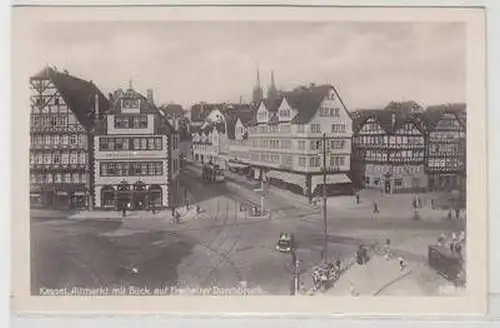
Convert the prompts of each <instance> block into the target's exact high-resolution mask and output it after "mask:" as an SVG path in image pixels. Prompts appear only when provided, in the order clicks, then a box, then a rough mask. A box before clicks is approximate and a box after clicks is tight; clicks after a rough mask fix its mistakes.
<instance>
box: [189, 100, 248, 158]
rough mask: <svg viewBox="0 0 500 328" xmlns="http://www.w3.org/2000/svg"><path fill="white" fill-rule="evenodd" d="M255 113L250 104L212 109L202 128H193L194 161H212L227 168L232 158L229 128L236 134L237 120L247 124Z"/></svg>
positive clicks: (225, 105)
mask: <svg viewBox="0 0 500 328" xmlns="http://www.w3.org/2000/svg"><path fill="white" fill-rule="evenodd" d="M254 112H255V110H254V108H253V107H252V106H251V105H248V104H223V105H222V106H220V107H219V108H215V109H212V111H210V112H209V113H208V114H207V115H206V117H205V120H204V122H203V124H202V125H201V126H199V127H196V126H194V127H191V129H192V140H193V141H192V142H193V154H194V160H195V161H198V162H200V163H203V162H209V161H211V162H213V163H215V164H219V165H220V166H221V167H222V168H225V167H226V165H227V162H228V160H230V159H231V156H232V155H231V154H230V143H229V139H230V138H231V137H230V136H229V135H228V126H230V125H231V131H233V132H234V125H235V124H236V123H237V122H236V118H241V119H243V121H245V122H246V121H247V120H248V118H250V119H251V118H252V117H253V113H254ZM240 123H241V121H240ZM233 132H231V133H233Z"/></svg>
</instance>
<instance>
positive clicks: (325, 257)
mask: <svg viewBox="0 0 500 328" xmlns="http://www.w3.org/2000/svg"><path fill="white" fill-rule="evenodd" d="M326 141H327V139H326V133H323V137H322V141H321V142H322V143H323V224H324V231H323V233H324V236H323V238H324V239H323V261H324V262H325V264H327V263H328V220H327V200H328V198H327V196H326V171H327V167H326ZM317 144H318V146H319V144H320V142H318V143H317ZM317 148H319V147H317Z"/></svg>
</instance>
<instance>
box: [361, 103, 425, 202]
mask: <svg viewBox="0 0 500 328" xmlns="http://www.w3.org/2000/svg"><path fill="white" fill-rule="evenodd" d="M354 116H355V120H354V124H353V125H354V135H353V159H352V161H353V162H352V171H353V175H354V176H355V180H356V181H357V182H358V183H359V184H360V187H365V188H376V189H380V190H382V191H384V192H385V193H396V192H405V191H423V190H425V189H426V188H427V176H426V173H425V137H426V132H425V125H424V123H423V114H422V108H421V107H420V106H419V105H417V104H416V103H414V102H405V103H394V102H393V103H390V104H389V105H388V106H387V107H386V108H385V109H379V110H363V111H358V112H356V114H355V115H354Z"/></svg>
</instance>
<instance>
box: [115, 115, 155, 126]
mask: <svg viewBox="0 0 500 328" xmlns="http://www.w3.org/2000/svg"><path fill="white" fill-rule="evenodd" d="M147 127H148V116H147V115H115V128H116V129H145V128H147Z"/></svg>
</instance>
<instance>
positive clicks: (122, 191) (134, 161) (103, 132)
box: [95, 86, 179, 210]
mask: <svg viewBox="0 0 500 328" xmlns="http://www.w3.org/2000/svg"><path fill="white" fill-rule="evenodd" d="M178 145H179V138H178V135H177V133H176V132H175V131H174V129H173V127H172V126H171V125H170V124H169V123H168V122H167V120H166V119H164V118H163V117H162V116H161V114H160V113H159V111H158V110H157V109H156V108H155V106H154V104H152V103H151V102H150V101H148V99H147V98H146V97H144V96H143V95H141V94H140V93H138V92H136V91H135V90H133V89H132V86H130V87H129V89H128V90H127V91H125V92H124V91H123V90H121V89H119V90H117V91H116V92H115V93H114V94H112V95H110V111H109V113H108V114H107V115H105V117H104V119H103V120H101V121H99V122H98V124H97V126H96V136H95V203H96V208H100V209H110V210H119V209H121V208H122V207H123V206H129V209H131V210H147V209H153V208H154V209H161V208H166V207H171V206H174V205H175V204H176V203H177V196H178V192H177V189H178V182H177V175H178V172H179V158H178V156H177V155H176V154H178Z"/></svg>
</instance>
